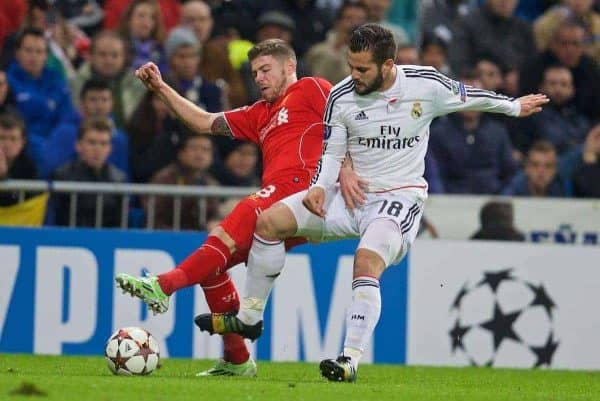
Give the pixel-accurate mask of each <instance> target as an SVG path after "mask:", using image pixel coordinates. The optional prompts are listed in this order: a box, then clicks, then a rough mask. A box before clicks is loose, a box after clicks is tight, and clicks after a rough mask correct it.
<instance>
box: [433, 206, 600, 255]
mask: <svg viewBox="0 0 600 401" xmlns="http://www.w3.org/2000/svg"><path fill="white" fill-rule="evenodd" d="M498 200H499V201H503V202H509V203H511V204H512V206H513V210H514V226H515V228H516V229H517V230H519V231H520V232H522V233H523V234H525V237H526V239H527V241H529V242H539V243H556V244H580V245H596V246H598V245H600V200H598V199H595V200H583V199H560V198H533V197H532V198H527V197H488V196H463V195H431V196H430V197H429V198H428V199H427V202H426V205H425V217H426V218H427V220H428V222H429V223H430V224H431V225H432V226H433V227H435V229H436V231H437V233H438V235H439V237H440V238H444V239H468V238H470V237H471V236H472V235H473V234H474V233H475V232H476V231H477V230H478V229H479V227H480V224H479V213H480V210H481V208H482V207H483V206H484V205H485V204H486V203H487V202H489V201H498Z"/></svg>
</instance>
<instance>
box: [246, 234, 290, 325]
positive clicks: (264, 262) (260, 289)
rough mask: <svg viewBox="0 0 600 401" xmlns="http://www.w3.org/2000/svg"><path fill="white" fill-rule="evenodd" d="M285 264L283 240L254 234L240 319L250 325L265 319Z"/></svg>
mask: <svg viewBox="0 0 600 401" xmlns="http://www.w3.org/2000/svg"><path fill="white" fill-rule="evenodd" d="M284 265H285V245H284V243H283V241H268V240H265V239H263V238H261V237H259V236H258V235H256V234H254V240H253V241H252V248H251V249H250V254H249V256H248V271H247V273H246V286H245V289H244V298H243V299H242V302H241V303H240V311H239V312H238V315H237V316H238V319H240V320H241V321H242V322H244V323H245V324H249V325H254V324H256V323H258V322H259V321H261V320H263V314H264V310H265V305H266V303H267V298H268V297H269V294H270V292H271V289H272V288H273V284H274V283H275V279H276V278H277V276H279V273H281V270H283V266H284Z"/></svg>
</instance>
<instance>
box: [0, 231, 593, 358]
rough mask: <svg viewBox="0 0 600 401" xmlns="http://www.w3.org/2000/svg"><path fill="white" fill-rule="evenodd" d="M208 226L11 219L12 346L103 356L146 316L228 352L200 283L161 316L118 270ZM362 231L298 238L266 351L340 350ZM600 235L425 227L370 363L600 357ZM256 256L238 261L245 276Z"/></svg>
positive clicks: (180, 353)
mask: <svg viewBox="0 0 600 401" xmlns="http://www.w3.org/2000/svg"><path fill="white" fill-rule="evenodd" d="M203 240H204V235H203V234H196V233H171V232H158V231H157V232H149V231H134V230H129V231H121V230H84V229H81V230H70V229H59V228H45V229H25V228H22V229H16V228H0V260H1V261H2V263H1V264H0V266H2V273H1V274H2V280H0V352H22V353H38V354H86V355H94V354H96V355H98V354H102V353H103V351H104V343H105V341H106V339H107V338H108V336H109V335H110V334H111V333H112V332H113V331H114V330H115V329H117V328H119V327H125V326H142V327H144V328H146V329H148V330H149V331H150V332H151V333H152V334H153V335H154V336H155V337H156V338H157V340H158V341H159V344H160V346H161V353H162V355H163V356H171V357H194V358H217V357H219V356H220V355H221V342H220V338H219V337H218V336H212V337H211V336H208V335H207V334H206V333H201V332H200V331H199V330H198V329H197V328H196V327H195V326H194V325H193V322H192V319H193V317H194V315H196V314H198V313H203V312H206V311H207V306H206V303H205V301H204V297H203V294H202V290H201V289H200V288H199V287H197V286H196V287H195V288H190V289H186V290H183V291H181V292H178V293H177V295H176V296H174V297H172V300H171V308H170V310H169V312H168V313H166V314H164V315H160V316H151V315H149V314H148V313H147V310H146V308H145V307H144V305H142V303H141V302H140V301H138V300H133V299H131V298H129V297H128V296H124V295H122V294H121V292H120V291H118V290H117V289H116V288H115V287H114V275H115V273H117V272H128V273H131V274H141V273H142V271H144V270H146V271H149V272H151V273H153V274H158V273H160V272H164V271H166V270H169V269H171V268H172V267H174V266H175V265H176V263H177V262H179V261H180V260H182V259H183V258H184V257H185V256H186V255H187V254H188V253H189V252H191V251H192V250H193V249H195V248H196V247H197V246H198V245H199V244H200V243H201V242H202V241H203ZM355 246H356V242H355V241H341V242H337V243H329V244H321V245H318V246H317V245H304V246H302V247H298V248H296V249H294V250H293V251H292V252H291V253H290V254H289V255H288V258H287V262H286V263H287V266H286V269H285V270H284V272H283V273H282V275H281V276H280V278H279V279H278V282H277V285H276V288H275V289H274V291H273V294H272V298H271V302H270V303H269V307H268V308H267V311H266V314H265V316H266V320H265V332H264V334H263V336H262V337H261V338H260V339H259V340H258V341H257V342H256V343H252V344H251V345H250V346H251V350H252V352H253V353H254V355H255V356H256V357H257V358H258V359H265V360H277V361H282V360H292V361H294V360H308V361H316V360H319V359H321V358H324V357H331V356H335V355H336V354H337V353H338V352H339V351H340V349H341V346H342V341H343V335H344V332H343V331H344V329H343V327H344V319H345V309H346V307H347V305H348V304H349V302H350V299H351V289H350V287H351V285H350V283H351V275H352V255H353V252H354V249H355ZM598 260H600V248H598V247H590V246H580V245H573V246H564V245H556V244H531V243H515V244H507V243H494V242H486V241H477V242H467V241H447V240H427V239H418V240H417V241H416V243H415V245H414V247H413V249H412V250H411V252H410V254H409V256H408V258H406V259H405V261H403V263H402V264H401V265H399V266H394V267H392V268H390V269H388V270H387V271H386V272H385V273H384V276H383V279H382V292H383V295H382V298H383V299H382V302H383V308H382V316H381V321H380V323H379V325H378V327H377V330H376V333H375V336H374V339H373V341H372V344H371V346H370V347H369V349H368V350H367V352H366V355H365V361H366V362H376V363H409V364H427V365H430V364H433V365H459V366H460V365H466V364H476V365H492V366H513V367H532V366H543V367H545V366H549V367H552V368H569V369H599V368H600V346H599V345H598V341H597V338H598V337H599V336H600V317H599V316H598V314H597V311H596V306H597V305H598V304H600V292H599V291H598V290H597V288H598V284H599V283H600V269H598V266H599V265H598ZM244 269H245V268H244V267H243V266H238V267H236V268H234V269H232V276H233V278H234V280H235V282H236V284H237V285H238V288H240V289H242V288H243V282H244V277H245V273H244Z"/></svg>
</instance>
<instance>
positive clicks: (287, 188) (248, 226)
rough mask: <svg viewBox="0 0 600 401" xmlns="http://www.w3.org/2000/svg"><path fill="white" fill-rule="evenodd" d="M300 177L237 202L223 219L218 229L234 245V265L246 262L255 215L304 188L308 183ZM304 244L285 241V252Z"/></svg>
mask: <svg viewBox="0 0 600 401" xmlns="http://www.w3.org/2000/svg"><path fill="white" fill-rule="evenodd" d="M304 176H305V174H302V175H300V174H298V175H297V176H286V177H282V178H281V179H278V180H275V181H273V182H271V183H269V184H266V185H264V187H263V188H262V189H261V190H260V191H258V192H255V193H254V194H252V195H250V196H247V197H246V198H244V199H242V200H241V201H239V202H238V204H237V205H236V206H235V208H234V209H233V210H232V211H231V213H229V214H228V215H227V217H225V219H223V221H222V222H221V224H220V226H221V227H222V228H223V230H225V232H226V233H227V234H229V236H230V237H231V238H232V239H233V240H234V241H235V245H236V252H235V255H234V258H233V259H234V260H235V262H237V263H241V262H245V261H246V260H247V259H248V252H249V251H250V247H251V246H252V238H253V234H254V229H255V227H256V219H257V218H258V215H259V214H260V213H261V212H262V211H263V210H266V209H268V208H269V207H270V206H271V205H273V204H274V203H277V202H278V201H280V200H281V199H283V198H286V197H288V196H290V195H293V194H295V193H296V192H300V191H304V190H305V189H306V188H308V186H309V184H310V182H309V181H308V180H307V179H306V178H305V177H304ZM304 242H306V241H305V240H304V239H290V240H288V241H286V248H290V247H291V246H294V245H299V244H302V243H304ZM237 263H236V264H237Z"/></svg>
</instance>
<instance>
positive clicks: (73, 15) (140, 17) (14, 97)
mask: <svg viewBox="0 0 600 401" xmlns="http://www.w3.org/2000/svg"><path fill="white" fill-rule="evenodd" d="M599 9H600V2H598V1H596V2H595V1H594V0H561V1H551V0H528V1H521V2H519V1H517V0H480V1H476V0H422V1H412V0H395V1H391V0H363V1H342V0H317V1H311V0H264V1H261V0H229V1H219V0H206V1H201V0H187V1H177V0H11V1H10V2H9V1H4V2H1V3H0V49H1V53H0V179H2V178H15V179H34V178H41V179H55V180H68V181H91V182H134V183H158V184H173V185H224V186H257V185H259V184H260V170H261V160H260V154H259V152H258V149H257V147H256V146H255V145H254V144H251V143H244V142H237V141H232V140H230V139H229V138H212V137H209V136H207V135H200V134H197V133H192V132H189V131H188V130H187V129H186V128H185V127H184V126H183V125H182V124H180V123H179V122H178V121H177V120H176V118H175V116H174V115H172V114H171V112H170V111H169V110H168V109H167V107H166V106H165V105H164V104H163V103H162V101H161V100H160V99H159V98H158V97H157V96H155V95H154V94H153V93H150V92H148V91H147V90H146V88H145V87H144V85H143V84H142V83H141V82H140V81H139V80H137V79H136V78H135V76H134V74H133V71H134V70H135V69H136V68H137V67H139V66H141V65H143V64H144V63H146V62H148V61H153V62H155V63H156V64H157V65H158V66H159V68H160V69H161V71H162V74H163V76H164V77H165V78H166V81H167V82H168V83H169V84H171V85H172V86H173V87H174V88H175V89H176V90H177V91H178V92H179V93H180V94H181V95H183V96H185V97H186V98H187V99H189V100H190V101H192V102H194V103H196V104H197V105H199V106H200V107H202V108H204V109H206V110H208V111H210V112H218V111H223V110H228V109H231V108H235V107H240V106H243V105H246V104H250V103H252V102H254V101H256V100H257V99H258V98H259V96H260V95H259V93H258V91H257V88H256V87H255V85H254V82H253V76H252V71H251V68H250V65H249V63H248V61H247V56H246V53H247V51H248V50H249V49H250V47H251V46H252V45H253V43H256V42H259V41H262V40H265V39H269V38H279V39H282V40H285V41H286V42H289V43H290V44H291V45H292V46H293V47H294V49H295V50H296V52H297V55H298V75H299V77H302V76H308V75H315V76H321V77H324V78H326V79H328V80H329V81H331V82H332V83H333V84H335V83H337V82H339V81H340V80H342V79H343V78H344V77H345V76H347V75H348V73H349V69H348V66H347V63H346V60H345V54H346V51H347V45H348V41H349V36H350V33H351V31H352V30H353V29H354V28H355V27H357V26H359V25H361V24H363V23H366V22H377V23H380V24H382V25H384V26H386V27H388V28H390V29H391V30H392V31H393V32H394V34H395V37H396V40H397V42H398V51H397V60H396V61H397V63H399V64H418V65H431V66H434V67H435V68H437V69H438V70H439V71H440V72H442V73H444V74H446V75H448V76H450V77H452V78H453V79H456V80H461V81H462V82H464V83H465V84H469V85H472V86H475V87H479V88H483V89H487V90H492V91H497V92H501V93H503V94H506V95H509V96H513V97H518V96H520V95H523V94H528V93H535V92H541V93H544V94H547V95H548V97H549V98H550V103H549V104H548V105H547V106H546V107H545V108H544V110H543V111H542V112H541V113H539V114H537V115H535V116H533V117H531V118H527V119H523V120H520V119H511V118H508V117H505V116H503V115H492V114H482V113H479V112H470V111H469V112H460V113H456V114H453V115H450V116H447V117H442V118H439V119H437V120H436V121H434V123H433V124H432V126H431V130H430V144H429V152H428V155H427V161H426V172H425V175H426V178H427V180H428V182H429V184H430V192H433V193H452V194H506V195H521V196H553V197H571V196H574V197H594V198H600V124H599V122H600V69H599V68H600V67H599V65H600V64H599V63H600V13H599ZM81 198H82V201H81V202H80V203H79V204H78V210H77V223H78V225H83V226H85V225H94V216H95V213H94V208H95V207H96V204H95V197H93V196H88V197H87V198H86V197H85V196H82V197H81ZM16 202H18V199H17V195H16V194H11V193H0V206H6V205H11V204H14V203H16ZM69 202H70V198H69V197H68V196H62V197H61V196H56V197H54V199H53V203H52V206H53V207H52V211H53V212H52V213H50V214H49V215H50V217H49V219H48V222H49V223H53V224H68V217H69ZM104 202H105V207H104V210H105V212H104V214H103V225H104V226H118V225H119V221H120V218H121V216H120V213H121V208H120V207H119V206H118V205H119V202H120V200H119V197H117V196H110V195H107V196H105V197H104ZM154 206H155V208H156V210H157V213H156V220H155V226H156V227H159V228H161V227H163V228H169V227H171V225H172V224H173V215H172V210H173V207H172V206H173V200H172V199H170V198H162V197H159V198H158V199H157V200H156V202H155V204H154ZM132 207H134V208H136V207H137V208H139V209H141V210H143V209H144V208H147V202H146V201H145V200H144V199H138V200H136V201H135V203H134V204H133V205H132ZM182 210H183V213H184V216H183V217H182V228H185V229H205V228H207V227H206V226H203V224H201V221H202V219H200V218H199V213H200V211H199V206H198V202H196V201H194V200H193V199H191V198H189V199H186V200H184V205H183V207H182ZM227 211H228V203H223V202H220V201H219V200H211V201H209V202H208V205H207V212H208V220H209V221H213V222H216V221H218V220H219V219H220V218H221V217H223V215H224V214H225V213H227ZM209 224H210V223H209Z"/></svg>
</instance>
